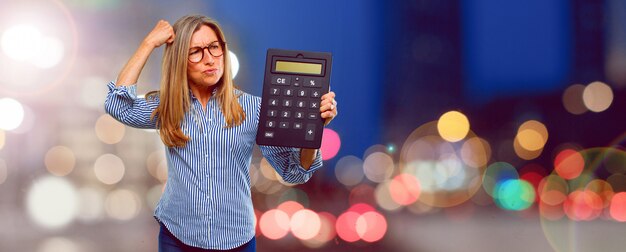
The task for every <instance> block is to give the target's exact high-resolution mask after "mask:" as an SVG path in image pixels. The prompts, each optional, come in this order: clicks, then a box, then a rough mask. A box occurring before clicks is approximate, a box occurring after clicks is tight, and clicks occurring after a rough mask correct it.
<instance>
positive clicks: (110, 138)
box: [95, 114, 126, 144]
mask: <svg viewBox="0 0 626 252" xmlns="http://www.w3.org/2000/svg"><path fill="white" fill-rule="evenodd" d="M95 129H96V136H98V139H100V141H102V142H103V143H106V144H116V143H119V142H120V141H121V140H122V138H124V133H125V132H126V128H125V127H124V125H123V124H122V123H120V122H118V121H117V120H115V119H114V118H113V117H111V116H110V115H108V114H103V115H101V116H100V117H99V118H98V120H97V121H96V127H95Z"/></svg>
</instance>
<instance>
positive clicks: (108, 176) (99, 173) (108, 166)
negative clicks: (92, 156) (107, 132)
mask: <svg viewBox="0 0 626 252" xmlns="http://www.w3.org/2000/svg"><path fill="white" fill-rule="evenodd" d="M93 168H94V172H95V174H96V178H97V179H98V180H99V181H100V182H102V183H105V184H107V185H112V184H115V183H117V182H119V181H120V180H122V178H123V177H124V171H125V168H124V162H122V159H120V158H119V157H118V156H115V155H113V154H104V155H102V156H100V157H98V159H96V162H95V164H94V166H93Z"/></svg>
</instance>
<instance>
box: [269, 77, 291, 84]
mask: <svg viewBox="0 0 626 252" xmlns="http://www.w3.org/2000/svg"><path fill="white" fill-rule="evenodd" d="M272 84H274V85H285V86H289V85H291V77H289V76H273V77H272Z"/></svg>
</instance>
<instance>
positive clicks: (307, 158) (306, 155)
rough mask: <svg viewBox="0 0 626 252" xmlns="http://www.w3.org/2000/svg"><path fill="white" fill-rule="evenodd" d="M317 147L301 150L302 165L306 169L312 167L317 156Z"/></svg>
mask: <svg viewBox="0 0 626 252" xmlns="http://www.w3.org/2000/svg"><path fill="white" fill-rule="evenodd" d="M317 151H318V150H317V149H301V150H300V165H301V166H302V168H304V169H305V170H308V169H309V168H311V165H312V164H313V161H315V157H316V156H317Z"/></svg>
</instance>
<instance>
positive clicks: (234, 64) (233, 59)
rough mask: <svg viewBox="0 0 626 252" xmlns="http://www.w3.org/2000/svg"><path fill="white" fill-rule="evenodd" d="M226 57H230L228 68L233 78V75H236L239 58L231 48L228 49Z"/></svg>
mask: <svg viewBox="0 0 626 252" xmlns="http://www.w3.org/2000/svg"><path fill="white" fill-rule="evenodd" d="M228 57H229V59H230V69H231V73H232V74H233V79H234V78H235V77H237V73H239V59H238V58H237V55H236V54H235V53H234V52H233V51H231V50H228Z"/></svg>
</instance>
